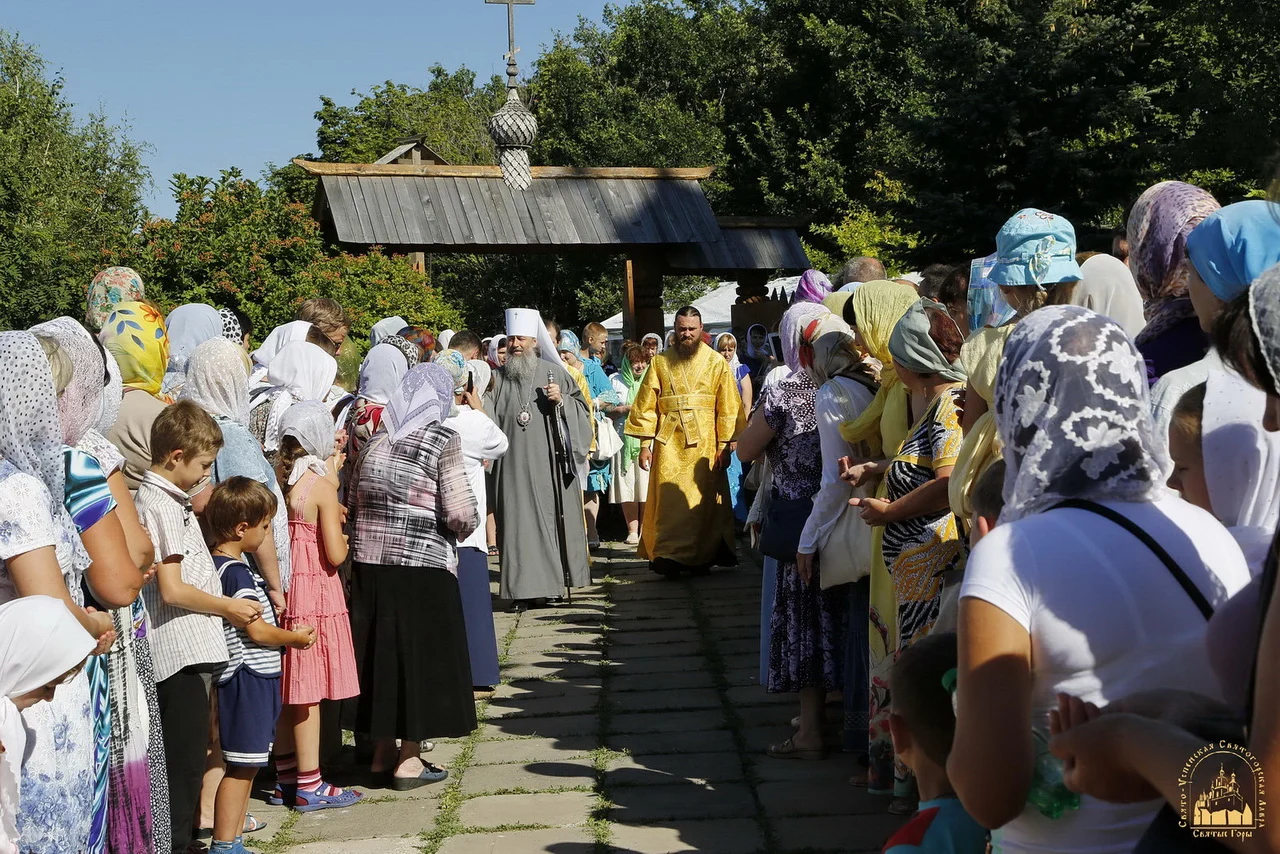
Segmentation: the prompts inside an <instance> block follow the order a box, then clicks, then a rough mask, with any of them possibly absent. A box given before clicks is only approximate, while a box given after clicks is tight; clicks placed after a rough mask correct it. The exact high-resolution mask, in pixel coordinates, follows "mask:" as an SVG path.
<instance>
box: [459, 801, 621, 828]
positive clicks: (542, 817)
mask: <svg viewBox="0 0 1280 854" xmlns="http://www.w3.org/2000/svg"><path fill="white" fill-rule="evenodd" d="M594 808H595V795H593V794H591V793H590V792H557V793H555V794H538V795H490V796H487V797H481V798H472V799H470V800H468V801H464V802H463V804H462V809H461V811H460V818H461V820H462V824H463V826H464V827H475V828H484V827H507V826H512V825H526V826H531V827H569V826H571V825H581V824H584V823H585V822H586V820H587V818H588V817H589V816H590V815H591V811H592V809H594Z"/></svg>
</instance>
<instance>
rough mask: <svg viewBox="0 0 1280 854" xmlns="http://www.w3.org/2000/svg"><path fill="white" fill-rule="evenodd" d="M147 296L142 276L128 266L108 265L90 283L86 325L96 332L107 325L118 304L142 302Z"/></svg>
mask: <svg viewBox="0 0 1280 854" xmlns="http://www.w3.org/2000/svg"><path fill="white" fill-rule="evenodd" d="M145 297H146V294H145V293H143V289H142V277H141V276H139V275H138V274H137V273H136V272H134V271H133V270H131V269H130V268H128V267H108V268H107V269H105V270H103V271H102V272H101V273H99V274H98V275H96V276H94V277H93V281H92V282H90V283H89V292H88V296H87V299H86V302H85V312H84V322H85V325H86V326H88V327H89V328H90V329H92V330H94V331H95V332H96V331H98V330H99V329H101V328H102V327H103V326H105V325H106V322H107V316H108V315H110V314H111V311H112V309H114V308H115V307H116V306H117V305H119V304H120V303H122V302H141V301H142V300H143V299H144V298H145Z"/></svg>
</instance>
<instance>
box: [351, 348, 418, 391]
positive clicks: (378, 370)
mask: <svg viewBox="0 0 1280 854" xmlns="http://www.w3.org/2000/svg"><path fill="white" fill-rule="evenodd" d="M407 373H409V362H408V360H407V359H405V357H404V353H401V352H400V350H399V348H397V347H394V346H392V345H391V344H378V345H377V346H375V347H374V348H373V349H372V350H370V351H369V354H368V355H367V356H365V357H364V364H362V365H361V366H360V385H359V387H358V388H357V390H356V398H358V399H360V400H367V401H369V402H370V403H377V404H381V405H382V406H386V405H387V402H388V401H390V400H391V395H392V394H394V393H395V390H396V389H397V388H398V387H399V386H400V380H402V379H403V378H404V375H405V374H407Z"/></svg>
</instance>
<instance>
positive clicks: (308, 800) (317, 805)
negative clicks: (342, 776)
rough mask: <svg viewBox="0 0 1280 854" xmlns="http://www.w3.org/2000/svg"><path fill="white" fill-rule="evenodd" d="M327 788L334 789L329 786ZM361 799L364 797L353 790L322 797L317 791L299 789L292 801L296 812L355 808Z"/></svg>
mask: <svg viewBox="0 0 1280 854" xmlns="http://www.w3.org/2000/svg"><path fill="white" fill-rule="evenodd" d="M322 785H324V784H322ZM329 788H331V789H332V788H335V787H333V786H330V787H329ZM363 797H364V795H363V794H362V793H360V792H357V791H356V790H355V789H343V790H342V794H340V795H322V794H320V792H319V790H317V791H314V792H308V791H306V790H305V789H299V790H298V794H297V795H296V796H295V797H294V799H293V801H294V802H293V809H294V810H295V811H296V812H315V811H316V810H331V809H342V808H343V807H350V806H355V805H356V804H357V803H359V802H360V799H361V798H363Z"/></svg>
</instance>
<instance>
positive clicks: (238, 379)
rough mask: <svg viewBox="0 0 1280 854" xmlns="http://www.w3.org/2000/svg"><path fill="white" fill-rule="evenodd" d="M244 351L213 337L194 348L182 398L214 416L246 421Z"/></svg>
mask: <svg viewBox="0 0 1280 854" xmlns="http://www.w3.org/2000/svg"><path fill="white" fill-rule="evenodd" d="M246 360H247V357H246V356H245V353H244V350H243V349H241V348H240V347H238V346H236V345H235V344H232V343H231V341H230V340H229V339H227V338H214V339H212V340H209V341H206V342H204V343H203V344H201V345H200V346H199V347H197V348H196V350H195V352H194V353H192V354H191V359H190V360H189V361H188V362H187V382H186V385H185V386H183V389H182V398H183V399H184V400H189V401H191V402H192V403H194V404H196V405H197V406H199V407H200V408H201V409H203V410H204V411H205V412H207V413H209V414H210V415H212V416H214V417H215V418H226V419H229V420H231V421H234V422H235V423H237V424H239V425H241V426H248V424H249V369H248V366H247V365H246V364H245V362H246Z"/></svg>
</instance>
